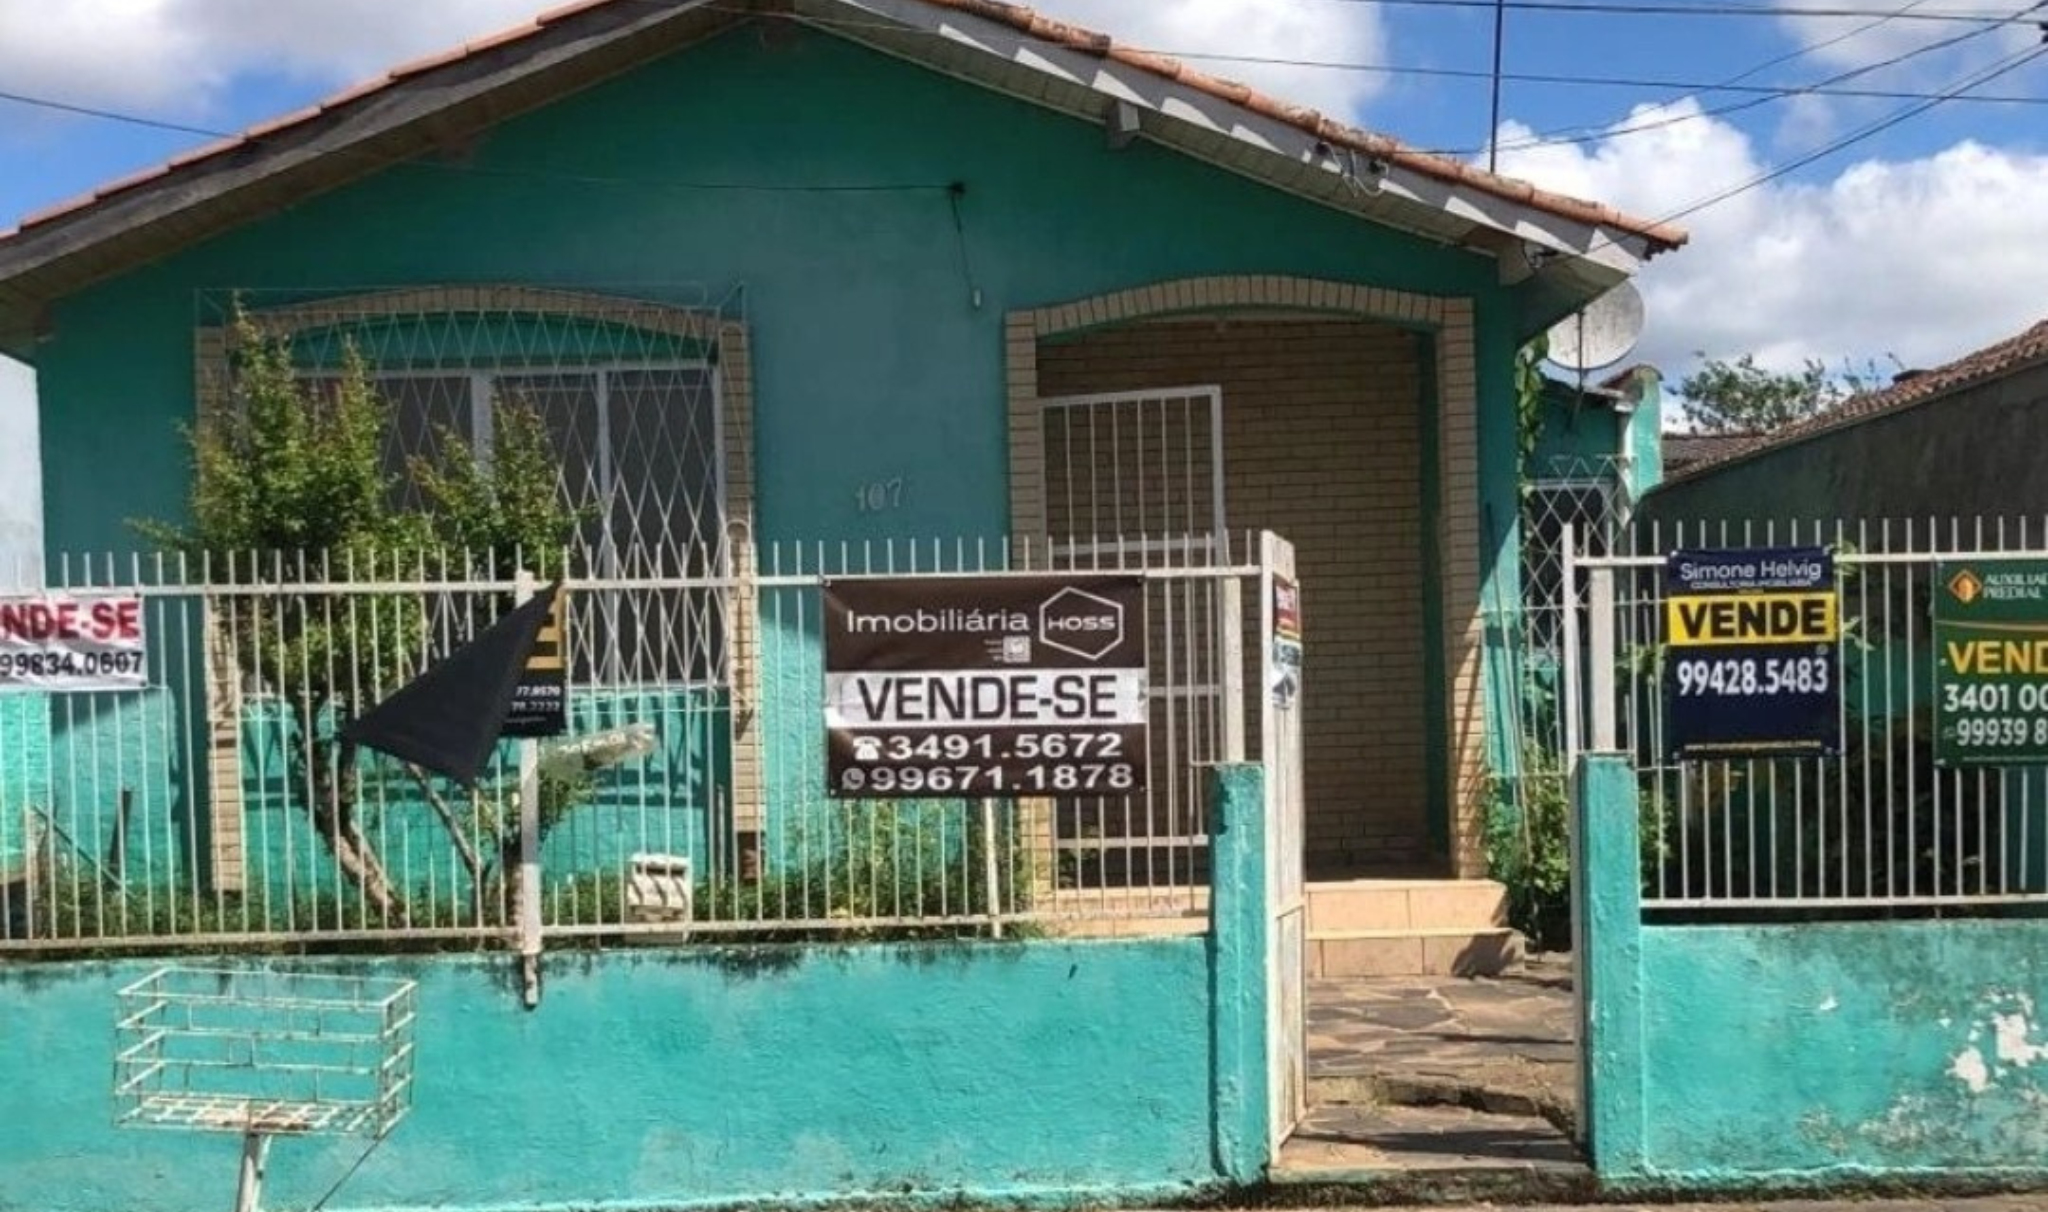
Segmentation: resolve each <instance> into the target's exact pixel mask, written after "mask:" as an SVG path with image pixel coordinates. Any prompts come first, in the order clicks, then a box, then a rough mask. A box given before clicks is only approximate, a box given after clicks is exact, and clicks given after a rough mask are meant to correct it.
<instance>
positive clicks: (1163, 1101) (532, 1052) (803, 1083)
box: [0, 766, 1272, 1212]
mask: <svg viewBox="0 0 2048 1212" xmlns="http://www.w3.org/2000/svg"><path fill="white" fill-rule="evenodd" d="M1261 774H1262V772H1261V771H1260V770H1259V768H1258V767H1256V766H1228V767H1220V768H1218V769H1217V770H1216V771H1215V772H1214V776H1213V777H1214V779H1215V784H1214V794H1213V802H1214V803H1215V804H1216V805H1217V808H1216V820H1215V824H1214V827H1213V833H1212V840H1211V844H1212V848H1213V853H1214V855H1215V863H1216V871H1217V880H1216V885H1215V898H1214V908H1213V913H1214V916H1215V922H1214V929H1213V931H1212V933H1211V934H1210V935H1209V936H1208V937H1198V938H1165V939H1135V940H1116V941H1098V942H1077V941H1049V940H1033V941H1024V942H1014V941H1013V942H1004V943H990V942H971V943H941V944H910V945H895V946H869V945H840V946H812V947H771V948H759V949H752V950H733V949H721V948H714V947H700V948H691V949H661V950H652V949H650V950H633V951H623V952H614V953H598V954H560V955H551V956H549V957H547V958H546V959H545V960H544V961H543V962H544V971H545V988H544V996H543V999H542V1002H541V1005H540V1006H539V1008H538V1009H536V1010H533V1011H530V1012H529V1011H526V1010H522V1009H521V1008H520V1007H519V1002H518V996H517V984H516V981H515V980H514V979H513V974H512V969H511V968H510V966H509V965H510V963H511V961H510V960H509V959H504V958H494V957H484V956H438V957H432V958H417V959H397V958H376V959H329V960H302V961H295V962H292V963H291V964H290V966H291V967H293V968H296V969H303V968H312V969H315V970H318V971H324V972H341V973H362V974H367V975H374V976H378V977H385V978H391V977H403V978H409V979H412V980H416V981H418V982H419V986H420V992H419V1025H418V1029H417V1047H418V1053H417V1065H416V1072H417V1078H418V1085H417V1092H416V1097H415V1101H414V1109H413V1112H412V1114H411V1115H410V1116H409V1117H408V1118H407V1119H406V1120H405V1121H404V1122H402V1123H401V1124H400V1125H399V1126H398V1128H397V1130H396V1132H395V1133H394V1134H393V1135H392V1136H391V1137H390V1138H389V1139H388V1140H387V1141H386V1142H385V1143H384V1144H383V1145H382V1146H381V1147H379V1148H378V1149H376V1150H375V1151H374V1152H373V1153H371V1154H370V1155H369V1156H368V1157H367V1159H366V1160H365V1161H364V1163H363V1165H362V1167H361V1169H360V1171H359V1172H358V1173H356V1174H355V1175H354V1177H353V1178H351V1179H350V1180H349V1181H348V1183H347V1184H346V1185H345V1186H344V1187H342V1188H341V1190H340V1192H339V1194H338V1195H337V1197H336V1198H335V1199H334V1200H333V1202H332V1203H331V1204H330V1205H329V1206H331V1207H334V1208H337V1209H345V1208H406V1207H428V1206H434V1207H442V1208H465V1209H468V1208H475V1209H484V1208H490V1209H512V1208H522V1209H523V1208H568V1207H578V1208H591V1207H607V1206H610V1207H635V1208H639V1207H647V1208H653V1207H676V1206H683V1205H689V1204H696V1203H733V1202H743V1203H762V1204H769V1205H774V1206H789V1205H790V1204H792V1203H797V1202H801V1201H808V1200H819V1199H830V1198H843V1197H869V1198H878V1199H887V1200H889V1201H892V1202H896V1203H903V1204H917V1203H921V1202H951V1201H953V1200H955V1199H958V1198H979V1199H987V1200H999V1201H1004V1202H1016V1201H1045V1202H1060V1203H1086V1202H1089V1201H1098V1200H1109V1199H1116V1200H1122V1201H1131V1200H1137V1201H1145V1200H1165V1199H1170V1198H1174V1197H1177V1196H1186V1195H1189V1194H1192V1193H1195V1192H1197V1191H1199V1190H1203V1189H1207V1188H1211V1187H1216V1186H1219V1185H1222V1184H1225V1183H1229V1182H1239V1183H1242V1182H1250V1181H1254V1180H1256V1179H1257V1178H1258V1177H1259V1176H1260V1175H1261V1174H1263V1172H1264V1171H1265V1168H1266V1167H1267V1165H1268V1164H1269V1163H1270V1161H1271V1156H1272V1155H1271V1150H1270V1141H1269V1133H1270V1125H1271V1119H1270V1112H1269V1107H1268V1101H1267V1100H1268V1085H1267V1071H1266V1064H1267V1052H1266V1034H1265V1033H1266V1027H1267V1015H1268V1005H1269V1001H1268V990H1267V986H1266V980H1267V965H1266V959H1265V956H1266V948H1267V946H1268V942H1269V939H1270V937H1271V925H1270V919H1269V916H1268V910H1267V905H1266V890H1265V871H1266V856H1265V849H1264V848H1265V845H1266V839H1267V830H1266V822H1265V820H1264V801H1265V796H1264V783H1263V779H1262V777H1261ZM207 962H211V963H218V962H220V961H217V960H216V961H207ZM250 962H253V963H256V964H263V963H272V962H277V961H261V960H258V961H250ZM153 967H154V964H153V963H151V962H147V961H135V962H120V963H104V962H78V963H60V964H18V965H8V966H0V1039H5V1040H6V1041H7V1045H8V1046H7V1048H6V1049H5V1051H4V1052H0V1123H5V1124H7V1125H8V1126H9V1127H8V1130H7V1131H5V1132H0V1176H4V1182H0V1212H193V1210H196V1209H200V1208H211V1207H218V1206H219V1204H220V1202H221V1201H222V1200H223V1199H225V1198H228V1196H229V1193H230V1192H231V1191H232V1182H233V1175H234V1162H235V1156H236V1142H235V1141H234V1139H233V1138H230V1137H206V1136H190V1135H184V1134H180V1133H173V1132H138V1131H124V1130H120V1129H117V1128H115V1127H113V1125H112V1120H113V1106H112V1102H111V1099H110V1096H109V1091H108V1076H109V1074H110V1073H111V1072H112V1068H113V1062H112V1052H113V1048H114V1033H113V1030H112V1024H113V1019H114V1013H115V991H116V990H117V989H119V988H120V987H121V986H123V985H124V984H126V983H129V982H132V981H134V980H137V979H139V978H140V977H142V976H143V975H145V974H146V973H148V972H149V971H151V970H152V969H153ZM362 1150H363V1144H362V1143H361V1142H357V1141H349V1140H341V1141H326V1140H316V1139H304V1140H291V1139H286V1140H281V1141H279V1142H278V1143H277V1145H276V1146H275V1148H274V1149H273V1152H272V1154H271V1170H270V1174H269V1179H268V1186H267V1188H266V1190H265V1199H264V1202H265V1205H266V1206H269V1207H303V1206H305V1205H307V1204H308V1203H310V1202H311V1201H313V1200H314V1199H316V1198H317V1197H318V1196H320V1195H321V1194H322V1193H323V1192H325V1191H327V1190H328V1189H329V1187H330V1186H331V1185H332V1184H334V1183H335V1182H336V1181H337V1180H339V1179H340V1178H342V1177H343V1175H344V1174H345V1173H346V1172H347V1171H348V1169H349V1167H350V1166H351V1165H352V1164H353V1163H354V1162H356V1161H357V1160H358V1158H359V1157H361V1156H362Z"/></svg>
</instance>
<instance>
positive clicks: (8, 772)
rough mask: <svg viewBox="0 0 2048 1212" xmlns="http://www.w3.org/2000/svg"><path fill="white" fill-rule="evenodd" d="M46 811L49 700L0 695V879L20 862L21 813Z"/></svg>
mask: <svg viewBox="0 0 2048 1212" xmlns="http://www.w3.org/2000/svg"><path fill="white" fill-rule="evenodd" d="M49 806H50V700H49V696H47V695H40V694H10V695H0V873H5V872H7V871H10V870H12V869H13V868H14V866H15V865H16V864H17V863H18V862H19V861H20V859H21V857H22V853H23V849H24V847H25V845H26V840H27V839H26V826H25V824H24V813H23V810H24V809H27V808H41V809H47V808H49Z"/></svg>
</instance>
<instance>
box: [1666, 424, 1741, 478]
mask: <svg viewBox="0 0 2048 1212" xmlns="http://www.w3.org/2000/svg"><path fill="white" fill-rule="evenodd" d="M1758 437H1759V435H1758V434H1755V433H1752V432H1750V431H1748V430H1742V431H1740V432H1736V433H1686V432H1677V433H1667V434H1665V435H1664V437H1663V446H1664V476H1665V478H1666V479H1676V478H1678V477H1679V476H1682V475H1685V474H1687V473H1688V472H1691V471H1694V470H1696V469H1698V468H1700V467H1704V466H1706V465H1708V464H1710V463H1716V462H1719V461H1720V460H1722V459H1726V458H1732V457H1733V456H1735V455H1738V454H1741V453H1742V452H1743V451H1745V450H1748V449H1750V448H1751V447H1753V446H1755V445H1756V441H1757V438H1758Z"/></svg>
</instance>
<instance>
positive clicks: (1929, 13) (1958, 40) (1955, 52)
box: [1778, 0, 2039, 72]
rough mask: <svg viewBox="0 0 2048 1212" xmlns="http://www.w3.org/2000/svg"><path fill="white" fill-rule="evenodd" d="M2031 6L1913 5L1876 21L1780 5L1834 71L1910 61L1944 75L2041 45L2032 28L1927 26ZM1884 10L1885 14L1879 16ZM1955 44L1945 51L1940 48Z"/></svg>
mask: <svg viewBox="0 0 2048 1212" xmlns="http://www.w3.org/2000/svg"><path fill="white" fill-rule="evenodd" d="M2030 3H2031V0H2007V2H2006V3H2002V4H2001V3H1987V2H1986V0H1912V2H1911V3H1907V4H1904V5H1899V6H1897V7H1894V6H1893V5H1892V4H1891V3H1889V2H1888V3H1886V4H1884V5H1882V6H1873V12H1877V13H1878V15H1875V16H1857V17H1823V16H1816V15H1813V14H1812V13H1811V12H1809V11H1806V10H1811V9H1827V10H1830V11H1833V12H1840V11H1841V9H1842V7H1843V6H1842V5H1841V3H1840V0H1779V4H1778V8H1779V9H1780V10H1781V11H1782V13H1783V15H1782V16H1781V17H1780V18H1779V21H1780V22H1782V23H1783V24H1784V26H1785V27H1786V29H1787V30H1788V31H1789V32H1790V33H1791V34H1792V36H1793V37H1794V38H1795V39H1797V40H1798V42H1799V43H1800V45H1802V46H1805V47H1809V48H1811V50H1812V57H1813V58H1814V59H1815V60H1816V61H1818V62H1820V63H1823V64H1827V65H1830V66H1834V67H1845V68H1858V67H1864V66H1867V65H1869V64H1873V63H1881V62H1883V61H1885V60H1887V59H1892V58H1895V57H1898V56H1904V55H1910V56H1912V59H1911V60H1909V61H1908V62H1912V63H1915V64H1916V65H1917V67H1918V69H1919V70H1921V71H1923V72H1924V71H1928V70H1935V69H1939V68H1941V67H1943V66H1945V65H1947V64H1950V63H1953V62H1954V61H1955V60H1956V59H1957V58H1959V57H1976V58H1986V59H1989V58H1997V57H1999V56H2000V55H2007V54H2011V53H2012V52H2014V51H2015V50H2019V49H2021V48H2022V47H2025V46H2027V45H2029V44H2031V43H2033V42H2035V41H2037V40H2038V36H2039V31H2037V30H2035V29H2034V28H2033V27H2032V26H2031V25H2025V24H2011V25H2004V26H1998V27H1992V26H1989V25H1985V24H1981V23H1971V22H1966V21H1945V20H1923V19H1922V18H1935V17H1940V16H1943V15H1944V14H1960V15H1965V16H1983V15H1985V14H1993V15H2002V14H2010V15H2013V16H2018V15H2019V14H2021V13H2024V12H2025V11H2026V10H2027V7H2028V5H2029V4H2030ZM1879 9H1881V10H1882V11H1881V12H1878V10H1879ZM1947 43H1953V45H1952V46H1944V47H1942V48H1941V49H1939V50H1936V49H1934V48H1936V47H1937V45H1939V44H1947Z"/></svg>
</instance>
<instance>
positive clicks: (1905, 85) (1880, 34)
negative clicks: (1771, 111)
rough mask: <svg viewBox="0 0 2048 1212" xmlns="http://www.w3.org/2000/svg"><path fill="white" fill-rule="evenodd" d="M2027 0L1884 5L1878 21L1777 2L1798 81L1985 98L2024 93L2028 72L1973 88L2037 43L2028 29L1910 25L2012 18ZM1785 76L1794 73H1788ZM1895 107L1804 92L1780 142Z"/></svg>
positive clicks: (1834, 1)
mask: <svg viewBox="0 0 2048 1212" xmlns="http://www.w3.org/2000/svg"><path fill="white" fill-rule="evenodd" d="M2030 2H2031V0H2004V3H1986V2H1985V0H1911V2H1910V3H1907V4H1905V5H1903V6H1901V7H1898V8H1893V7H1891V5H1890V4H1889V3H1888V4H1887V5H1886V6H1885V9H1884V13H1883V14H1882V15H1880V16H1874V17H1873V16H1859V17H1823V16H1816V15H1812V14H1811V13H1809V12H1807V11H1805V10H1810V9H1814V8H1823V7H1824V8H1830V9H1833V10H1835V11H1839V10H1840V5H1839V2H1838V0H1778V7H1779V9H1780V11H1781V14H1782V15H1781V16H1780V17H1779V22H1780V23H1781V24H1782V25H1783V27H1784V28H1785V30H1786V32H1787V33H1789V34H1790V35H1791V36H1792V37H1793V39H1794V40H1795V41H1796V42H1798V43H1799V45H1800V46H1801V47H1803V48H1804V49H1805V50H1806V63H1807V64H1811V65H1812V66H1810V67H1809V66H1806V64H1802V65H1801V66H1800V67H1799V68H1798V69H1796V71H1797V73H1798V78H1799V79H1800V80H1802V81H1805V80H1809V79H1810V80H1813V81H1815V82H1819V81H1823V80H1825V81H1833V82H1835V84H1834V86H1835V87H1839V88H1845V89H1874V90H1883V91H1895V92H1932V93H1945V92H1948V91H1951V90H1955V89H1963V88H1964V86H1965V85H1966V84H1970V85H1971V88H1970V89H1968V90H1965V91H1978V92H1983V93H1990V94H2001V93H2003V94H2008V95H2009V94H2014V93H2020V94H2024V93H2026V92H2028V89H2027V87H2026V82H2027V81H2028V79H2029V75H2028V73H2027V72H2026V71H2025V70H2023V69H2016V70H2013V71H2011V72H2007V73H2005V74H1997V75H1994V76H1992V77H1991V78H1988V79H1985V80H1984V81H1983V83H1982V84H1981V86H1978V85H1975V84H1972V82H1973V81H1975V80H1976V79H1977V78H1978V77H1979V76H1980V74H1985V73H1997V72H1999V71H2000V69H2002V68H2005V67H2007V66H2009V65H2010V64H2011V62H2012V60H2013V58H2014V57H2015V56H2020V55H2024V54H2026V53H2027V52H2028V51H2029V50H2030V49H2031V48H2032V47H2034V46H2035V45H2037V44H2038V43H2039V41H2040V31H2039V30H2038V29H2037V28H2035V26H2033V25H2031V24H2006V25H1990V24H1984V23H1981V22H1976V23H1972V22H1967V21H1937V20H1915V19H1913V18H1918V17H1937V16H1940V15H1942V14H1943V13H1961V14H1968V15H1971V16H1982V15H1985V14H1992V15H1999V14H2005V13H2011V14H2014V15H2017V14H2018V13H2021V12H2023V11H2025V9H2026V8H2027V4H2028V3H2030ZM1787 70H1788V72H1790V71H1793V70H1795V69H1787ZM1898 104H1899V102H1898V101H1896V100H1886V99H1878V98H1864V99H1847V98H1842V97H1835V96H1826V95H1808V96H1804V97H1801V98H1798V99H1796V101H1795V103H1794V104H1793V105H1791V106H1788V107H1787V109H1786V111H1785V118H1784V121H1783V122H1782V123H1781V125H1780V127H1779V130H1778V133H1777V138H1778V141H1779V143H1780V145H1781V146H1784V147H1787V148H1793V147H1802V146H1814V145H1816V144H1818V143H1820V142H1822V141H1823V140H1825V139H1826V138H1827V137H1829V136H1831V135H1832V134H1833V133H1834V132H1835V130H1836V129H1837V128H1839V127H1841V126H1843V125H1845V124H1847V123H1848V122H1849V121H1850V119H1851V117H1853V118H1855V119H1865V118H1870V117H1875V116H1877V115H1879V114H1881V113H1883V112H1885V111H1886V110H1888V109H1890V108H1892V107H1895V106H1897V105H1898Z"/></svg>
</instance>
